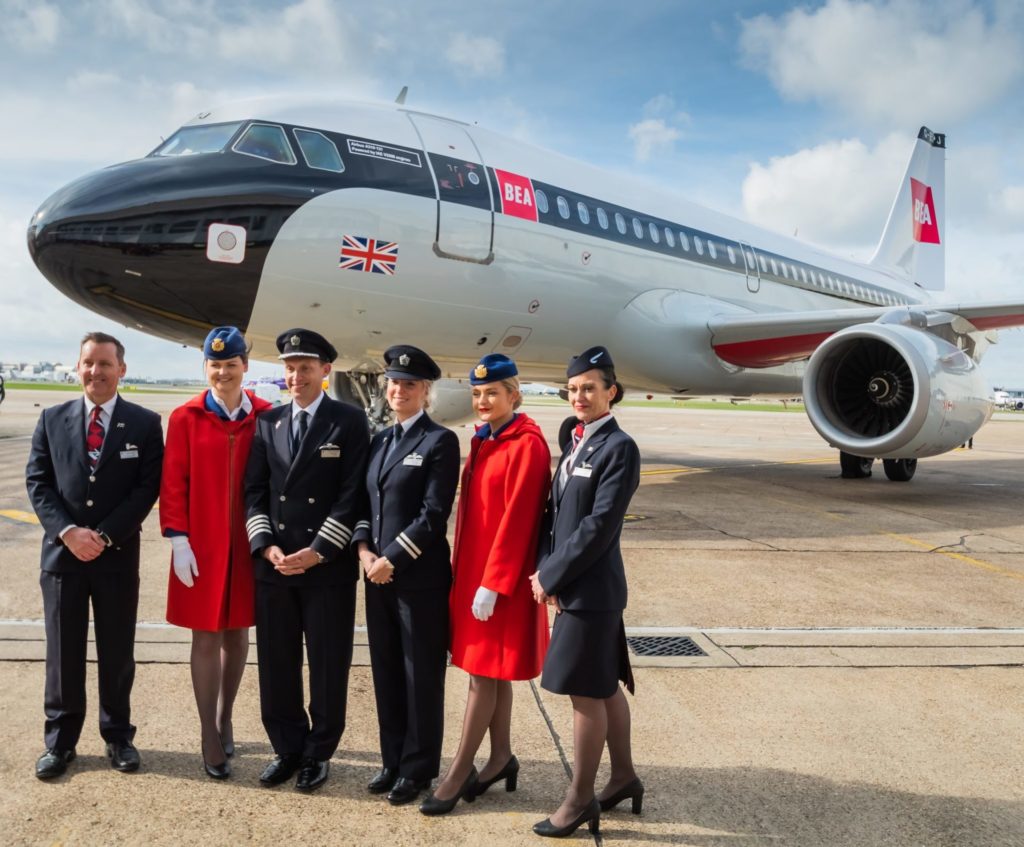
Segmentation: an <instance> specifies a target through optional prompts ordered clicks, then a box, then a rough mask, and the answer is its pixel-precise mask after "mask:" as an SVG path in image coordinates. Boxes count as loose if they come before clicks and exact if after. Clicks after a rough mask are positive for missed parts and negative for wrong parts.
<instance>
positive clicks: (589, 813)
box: [533, 797, 601, 838]
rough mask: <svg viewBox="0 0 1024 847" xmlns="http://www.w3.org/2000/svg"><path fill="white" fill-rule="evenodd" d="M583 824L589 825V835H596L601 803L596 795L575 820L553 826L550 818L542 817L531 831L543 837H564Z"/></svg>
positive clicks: (599, 822) (599, 823)
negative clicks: (563, 824)
mask: <svg viewBox="0 0 1024 847" xmlns="http://www.w3.org/2000/svg"><path fill="white" fill-rule="evenodd" d="M583 824H587V825H588V826H589V827H590V834H591V835H597V833H598V829H599V827H600V825H601V804H600V803H598V802H597V798H596V797H595V798H594V799H593V800H591V801H590V803H589V804H588V805H587V808H585V809H584V810H583V811H582V812H580V816H579V817H578V818H576V820H574V821H570V822H569V823H567V824H566V825H565V826H555V825H554V824H553V823H551V818H544V820H542V821H540V822H539V823H535V824H534V825H533V831H534V832H535V833H537V835H542V836H544V837H545V838H566V837H568V836H570V835H572V834H573V833H574V832H575V831H576V830H577V829H579V828H580V827H581V826H583Z"/></svg>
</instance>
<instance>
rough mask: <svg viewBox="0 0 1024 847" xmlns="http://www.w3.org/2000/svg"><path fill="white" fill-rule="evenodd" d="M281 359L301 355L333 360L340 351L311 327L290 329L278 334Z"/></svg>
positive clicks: (278, 350)
mask: <svg viewBox="0 0 1024 847" xmlns="http://www.w3.org/2000/svg"><path fill="white" fill-rule="evenodd" d="M276 343H277V352H278V353H280V354H281V355H280V356H278V357H277V358H279V359H293V358H297V357H299V356H306V357H312V358H314V359H319V360H320V361H321V362H333V361H334V360H335V359H337V358H338V351H337V350H335V349H334V347H333V345H332V344H331V342H330V341H328V340H327V339H326V338H324V337H323V336H322V335H321V334H320V333H319V332H313V330H311V329H288V330H285V331H284V332H282V333H281V334H280V335H279V336H277V342H276Z"/></svg>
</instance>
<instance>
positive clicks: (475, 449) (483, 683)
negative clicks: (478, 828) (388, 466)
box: [420, 353, 551, 815]
mask: <svg viewBox="0 0 1024 847" xmlns="http://www.w3.org/2000/svg"><path fill="white" fill-rule="evenodd" d="M517 373H518V371H517V369H516V365H515V362H513V361H512V360H511V359H509V358H508V357H507V356H503V355H501V354H500V353H492V354H489V355H487V356H484V358H483V359H481V361H480V364H478V365H477V366H476V368H474V369H473V371H472V372H471V373H470V382H471V383H472V385H473V408H474V410H475V411H476V413H477V415H478V416H479V418H480V420H481V421H482V422H483V426H481V427H480V428H479V429H478V430H477V432H476V436H475V437H474V438H473V441H472V446H471V449H470V455H469V458H468V459H467V460H466V465H465V467H464V469H463V473H462V489H461V494H460V497H459V506H458V517H457V519H456V526H455V552H454V555H453V557H452V570H453V583H452V591H451V595H450V603H449V607H450V620H451V653H452V664H453V665H455V666H457V667H460V668H462V669H463V670H464V671H466V672H467V673H469V674H470V680H469V697H468V700H467V703H466V714H465V716H464V718H463V722H462V738H461V740H460V742H459V749H458V751H457V752H456V754H455V758H454V760H453V761H452V763H451V765H450V766H449V768H448V771H447V773H446V774H445V775H444V777H443V778H442V780H441V781H440V782H439V783H438V785H437V788H436V789H435V791H434V793H433V794H432V795H431V796H430V797H429V798H427V800H425V801H424V802H423V804H422V805H421V806H420V811H421V812H423V813H424V814H426V815H441V814H446V813H447V812H450V811H451V810H452V809H453V808H454V807H455V804H456V803H458V801H459V799H460V798H461V797H465V799H466V800H467V801H469V802H472V801H473V800H474V799H475V798H476V797H477V796H479V795H480V794H482V793H483V792H484V791H486V790H487V789H488V788H489V787H490V786H491V785H492V784H494V783H495V782H498V781H500V780H502V779H504V780H505V788H506V790H508V791H514V790H515V787H516V780H517V776H518V773H519V761H518V760H517V759H516V757H515V756H514V755H512V742H511V727H512V680H523V679H533V678H534V677H535V676H537V674H539V673H540V669H541V666H542V665H543V663H544V654H545V652H546V651H547V646H548V618H547V611H546V610H545V609H544V607H542V606H538V605H537V604H536V603H535V602H534V600H533V594H532V591H531V588H530V582H529V577H530V574H531V573H532V572H533V570H534V562H535V556H536V550H537V537H538V528H539V526H540V520H541V515H542V514H543V511H544V504H545V501H546V500H547V495H548V486H549V485H550V481H551V454H550V451H549V450H548V446H547V442H546V441H545V439H544V436H543V434H542V433H541V431H540V427H538V426H537V424H535V423H534V422H533V421H532V420H531V419H530V418H528V417H527V416H526V415H524V414H521V413H517V412H516V411H515V410H516V409H517V408H518V406H519V405H520V403H521V402H522V398H521V396H520V394H519V382H518V379H517ZM485 733H489V734H490V742H491V750H490V757H489V758H488V760H487V763H486V764H485V765H484V767H483V769H482V770H481V771H480V773H479V774H477V770H476V768H475V767H474V765H473V759H474V757H475V756H476V752H477V750H478V749H479V748H480V744H481V742H482V741H483V738H484V734H485Z"/></svg>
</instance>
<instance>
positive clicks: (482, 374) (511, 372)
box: [469, 353, 519, 385]
mask: <svg viewBox="0 0 1024 847" xmlns="http://www.w3.org/2000/svg"><path fill="white" fill-rule="evenodd" d="M518 375H519V369H518V368H517V367H516V363H515V362H513V361H512V360H511V359H510V358H509V357H508V356H506V355H504V354H503V353H488V354H487V355H486V356H484V357H483V358H482V359H481V360H480V364H479V365H477V366H476V367H475V368H473V370H471V371H470V372H469V382H470V384H471V385H483V384H484V383H487V382H500V381H501V380H503V379H508V378H509V377H512V376H518Z"/></svg>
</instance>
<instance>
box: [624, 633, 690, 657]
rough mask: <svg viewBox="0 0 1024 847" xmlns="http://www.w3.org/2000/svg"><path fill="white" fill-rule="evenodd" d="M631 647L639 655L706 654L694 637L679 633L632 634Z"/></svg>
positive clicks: (628, 639) (629, 638)
mask: <svg viewBox="0 0 1024 847" xmlns="http://www.w3.org/2000/svg"><path fill="white" fill-rule="evenodd" d="M626 643H627V644H628V645H629V649H630V650H632V651H633V652H634V653H635V654H636V655H637V656H706V655H707V653H705V652H704V651H703V650H701V649H700V647H698V646H697V644H696V642H695V641H694V640H693V639H692V638H685V637H683V636H678V635H630V636H627V637H626Z"/></svg>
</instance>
